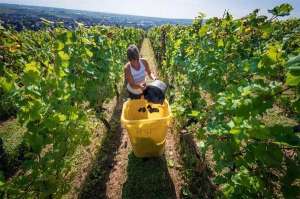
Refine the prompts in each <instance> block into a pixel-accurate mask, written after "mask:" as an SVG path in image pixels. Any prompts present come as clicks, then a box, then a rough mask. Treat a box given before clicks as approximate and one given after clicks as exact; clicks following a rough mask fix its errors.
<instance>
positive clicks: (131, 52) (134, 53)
mask: <svg viewBox="0 0 300 199" xmlns="http://www.w3.org/2000/svg"><path fill="white" fill-rule="evenodd" d="M139 57H140V52H139V49H138V48H137V47H136V45H134V44H132V45H130V46H129V47H128V48H127V58H128V60H129V61H132V60H136V59H139Z"/></svg>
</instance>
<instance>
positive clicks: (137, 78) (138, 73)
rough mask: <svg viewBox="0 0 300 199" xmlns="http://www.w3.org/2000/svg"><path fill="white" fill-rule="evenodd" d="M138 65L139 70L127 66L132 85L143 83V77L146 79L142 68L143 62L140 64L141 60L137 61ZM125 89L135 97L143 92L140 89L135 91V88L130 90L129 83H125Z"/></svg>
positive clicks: (143, 67)
mask: <svg viewBox="0 0 300 199" xmlns="http://www.w3.org/2000/svg"><path fill="white" fill-rule="evenodd" d="M139 63H140V69H139V70H135V69H134V68H133V67H132V66H131V64H130V65H129V67H130V72H131V75H132V78H133V81H134V83H136V84H138V83H142V82H145V77H146V73H145V66H144V64H143V62H142V61H141V60H139ZM127 89H128V90H129V91H130V92H131V93H133V94H136V95H139V94H142V93H143V90H142V89H135V88H132V87H131V86H130V84H129V83H127Z"/></svg>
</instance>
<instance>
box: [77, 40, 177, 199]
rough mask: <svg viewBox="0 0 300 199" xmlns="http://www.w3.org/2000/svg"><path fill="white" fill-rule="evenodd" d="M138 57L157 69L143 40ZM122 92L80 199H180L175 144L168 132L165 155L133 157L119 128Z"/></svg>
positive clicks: (172, 136) (123, 133) (149, 46)
mask: <svg viewBox="0 0 300 199" xmlns="http://www.w3.org/2000/svg"><path fill="white" fill-rule="evenodd" d="M141 55H142V57H143V58H145V59H147V61H148V62H149V64H150V66H151V68H152V70H153V71H156V68H157V65H156V62H155V58H154V53H153V50H152V47H151V44H150V41H149V39H147V38H146V39H145V40H144V41H143V44H142V48H141ZM125 100H126V98H125V95H124V90H123V92H122V93H121V99H120V100H119V101H118V102H117V105H116V107H115V110H114V112H113V116H112V119H111V121H110V122H109V123H110V124H111V126H112V129H111V130H110V131H109V132H108V133H107V135H106V136H105V138H104V139H103V141H102V143H101V146H100V150H99V152H98V154H97V157H96V160H95V163H94V165H93V166H92V169H91V171H90V172H89V175H88V177H87V178H86V180H85V182H84V183H83V187H82V188H81V191H80V194H79V198H89V199H90V198H108V199H120V198H123V199H125V198H126V199H135V198H149V199H150V198H162V199H163V198H180V192H181V187H182V185H183V180H182V179H183V177H182V175H181V169H182V161H181V159H180V155H179V150H178V148H177V147H179V144H178V140H177V139H176V137H175V136H174V135H173V134H172V132H171V131H170V132H168V135H167V142H166V151H165V155H164V156H162V157H159V158H148V159H141V158H136V157H135V156H134V155H133V152H132V148H131V144H130V141H129V137H128V135H127V132H126V130H125V129H122V128H121V124H120V116H121V110H122V104H123V102H124V101H125Z"/></svg>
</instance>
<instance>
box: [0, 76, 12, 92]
mask: <svg viewBox="0 0 300 199" xmlns="http://www.w3.org/2000/svg"><path fill="white" fill-rule="evenodd" d="M13 87H14V84H13V82H9V81H8V80H7V79H6V78H5V77H0V88H2V89H3V90H4V91H5V92H9V91H11V90H12V89H13Z"/></svg>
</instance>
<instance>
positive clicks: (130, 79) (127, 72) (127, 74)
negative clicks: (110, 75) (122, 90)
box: [124, 65, 144, 89]
mask: <svg viewBox="0 0 300 199" xmlns="http://www.w3.org/2000/svg"><path fill="white" fill-rule="evenodd" d="M124 72H125V79H126V81H127V82H128V84H129V85H130V86H131V88H134V89H144V86H142V85H140V84H136V83H135V82H134V80H133V77H132V75H131V72H130V68H129V66H128V65H126V66H125V67H124Z"/></svg>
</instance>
